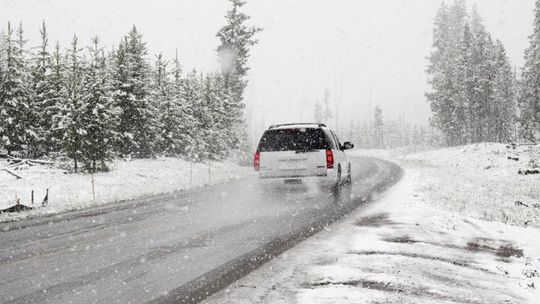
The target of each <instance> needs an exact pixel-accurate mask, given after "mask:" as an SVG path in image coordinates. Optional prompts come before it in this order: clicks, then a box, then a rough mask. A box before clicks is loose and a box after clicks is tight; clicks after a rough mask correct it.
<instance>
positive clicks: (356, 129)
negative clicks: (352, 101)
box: [342, 106, 441, 149]
mask: <svg viewBox="0 0 540 304" xmlns="http://www.w3.org/2000/svg"><path fill="white" fill-rule="evenodd" d="M342 135H345V136H346V139H347V140H351V141H352V142H353V143H354V144H355V146H356V147H358V148H364V149H394V148H400V147H407V146H416V147H419V146H429V147H437V146H440V145H441V134H440V132H438V130H436V129H435V128H433V127H431V126H425V125H418V124H411V123H409V122H407V121H406V120H405V119H404V118H403V117H400V118H398V119H384V118H383V111H382V109H381V107H379V106H376V107H375V111H374V117H373V120H372V121H366V122H359V121H351V123H350V125H349V126H348V128H346V129H345V132H344V133H343V134H342Z"/></svg>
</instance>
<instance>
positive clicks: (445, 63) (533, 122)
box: [426, 0, 540, 145]
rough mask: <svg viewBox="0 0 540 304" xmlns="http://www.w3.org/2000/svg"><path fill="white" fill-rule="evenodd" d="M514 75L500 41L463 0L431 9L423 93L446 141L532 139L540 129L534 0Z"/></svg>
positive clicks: (539, 16) (539, 13) (539, 15)
mask: <svg viewBox="0 0 540 304" xmlns="http://www.w3.org/2000/svg"><path fill="white" fill-rule="evenodd" d="M535 16H536V19H535V30H534V34H533V35H532V36H531V37H530V42H531V46H530V48H529V49H528V50H527V51H526V55H525V58H526V64H525V66H524V67H523V69H522V71H521V75H520V77H519V79H518V78H517V75H516V72H515V71H514V68H513V67H512V66H511V64H510V62H509V59H508V56H507V54H506V51H505V48H504V45H503V44H502V42H501V41H499V40H493V38H492V36H491V35H490V34H489V33H488V32H487V30H486V28H485V26H484V25H483V22H482V20H481V17H480V15H479V14H478V12H477V11H476V9H473V11H472V13H471V14H469V13H468V12H467V8H466V6H465V2H464V1H463V0H455V1H454V2H453V4H452V5H450V6H448V5H447V4H445V3H444V2H443V3H442V4H441V7H440V9H439V11H438V13H437V16H436V20H435V27H434V31H433V51H432V53H431V55H430V57H429V60H430V65H429V67H428V70H427V73H428V76H429V84H430V85H431V91H429V92H428V93H427V94H426V96H427V98H428V101H429V102H430V105H431V110H432V112H433V119H432V125H433V126H434V127H436V128H438V129H439V130H440V131H441V133H442V135H443V140H444V143H445V144H446V145H461V144H469V143H476V142H484V141H489V142H507V141H511V140H520V141H534V140H535V136H537V135H535V133H537V132H540V90H538V88H539V87H540V66H539V65H538V62H537V60H538V58H540V0H539V1H537V3H536V15H535Z"/></svg>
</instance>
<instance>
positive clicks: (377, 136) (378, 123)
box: [373, 106, 385, 149]
mask: <svg viewBox="0 0 540 304" xmlns="http://www.w3.org/2000/svg"><path fill="white" fill-rule="evenodd" d="M374 114H375V115H374V121H373V127H374V133H373V142H374V146H375V148H377V149H382V148H384V147H385V141H384V130H383V127H384V122H383V114H382V109H381V107H379V106H376V107H375V112H374Z"/></svg>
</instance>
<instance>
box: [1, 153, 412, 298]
mask: <svg viewBox="0 0 540 304" xmlns="http://www.w3.org/2000/svg"><path fill="white" fill-rule="evenodd" d="M352 162H353V175H354V176H353V199H351V200H348V201H344V202H342V203H340V204H335V203H334V202H333V201H332V199H330V198H329V197H328V196H327V195H325V194H321V193H317V192H316V191H312V190H311V189H309V188H308V189H304V188H303V187H300V188H289V189H286V190H287V191H278V192H275V193H274V192H272V193H268V192H264V193H263V194H261V192H260V191H259V188H258V187H257V186H256V185H257V184H256V179H255V177H250V178H245V179H241V180H237V181H233V182H229V183H225V184H222V185H217V186H212V187H206V188H202V189H197V190H194V191H188V192H178V193H173V194H167V195H158V196H155V197H152V198H147V199H144V200H134V201H128V202H123V203H119V204H115V205H110V206H105V207H98V208H94V209H90V210H85V211H80V212H74V213H67V214H63V215H58V216H54V217H48V218H44V219H32V220H27V221H22V222H19V223H5V224H0V303H149V302H150V303H193V302H199V301H201V300H202V299H204V298H206V297H207V296H209V295H210V294H212V293H214V292H216V291H218V290H219V289H221V288H223V287H225V286H226V285H228V284H230V283H232V282H233V281H235V280H237V279H238V278H240V277H242V276H244V275H246V274H247V273H248V272H250V271H252V270H253V269H255V268H257V267H258V266H260V265H261V264H263V263H264V262H266V261H268V260H269V259H271V258H272V257H273V256H276V255H278V254H280V253H282V252H283V251H285V250H287V249H288V248H290V247H292V246H294V245H295V244H297V243H298V242H300V241H302V240H303V239H305V238H307V237H309V236H310V235H312V234H314V233H316V232H317V231H320V230H321V229H322V228H323V227H324V226H325V225H327V224H329V223H331V222H333V221H335V220H337V219H339V218H340V217H342V216H343V215H345V214H347V213H349V212H351V211H352V210H354V209H355V208H357V207H359V206H361V205H362V203H363V202H365V201H367V200H369V199H370V197H371V196H372V195H373V194H374V193H378V192H381V191H384V190H385V189H387V188H388V187H390V186H392V185H393V184H394V183H395V182H396V181H397V180H399V178H400V177H401V169H400V168H399V167H398V166H397V165H395V164H393V163H390V162H387V161H382V160H378V159H374V158H353V159H352Z"/></svg>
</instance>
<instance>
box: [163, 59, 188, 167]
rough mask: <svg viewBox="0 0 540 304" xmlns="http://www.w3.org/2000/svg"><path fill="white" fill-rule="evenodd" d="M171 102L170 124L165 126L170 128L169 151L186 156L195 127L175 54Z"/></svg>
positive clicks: (185, 82)
mask: <svg viewBox="0 0 540 304" xmlns="http://www.w3.org/2000/svg"><path fill="white" fill-rule="evenodd" d="M171 86H172V87H171V91H172V92H171V94H172V102H171V109H170V115H171V116H172V117H171V119H170V121H171V124H172V125H170V126H168V127H166V128H168V129H169V130H170V134H171V141H170V142H169V144H170V147H171V150H170V151H171V153H174V155H181V156H188V155H190V151H191V150H190V147H191V146H193V145H194V143H195V138H194V137H193V134H194V132H193V129H194V128H195V120H194V118H193V112H192V107H191V101H190V100H189V99H187V98H188V96H187V95H186V89H188V84H187V80H186V79H184V78H183V77H182V66H181V64H180V61H179V60H178V54H176V56H175V58H174V62H173V69H172V84H171Z"/></svg>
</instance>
